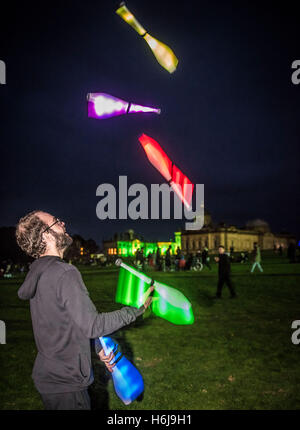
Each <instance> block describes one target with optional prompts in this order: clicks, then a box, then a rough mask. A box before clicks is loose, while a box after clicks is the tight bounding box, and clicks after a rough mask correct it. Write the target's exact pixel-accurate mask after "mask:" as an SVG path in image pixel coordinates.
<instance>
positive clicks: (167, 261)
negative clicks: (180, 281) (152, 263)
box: [166, 245, 172, 271]
mask: <svg viewBox="0 0 300 430" xmlns="http://www.w3.org/2000/svg"><path fill="white" fill-rule="evenodd" d="M171 251H172V248H171V245H170V246H169V248H168V249H167V252H166V270H168V271H170V269H171Z"/></svg>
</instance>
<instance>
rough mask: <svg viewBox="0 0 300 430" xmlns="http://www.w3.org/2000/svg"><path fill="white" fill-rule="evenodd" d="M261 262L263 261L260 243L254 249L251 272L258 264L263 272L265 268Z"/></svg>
mask: <svg viewBox="0 0 300 430" xmlns="http://www.w3.org/2000/svg"><path fill="white" fill-rule="evenodd" d="M260 263H261V254H260V248H259V246H258V245H255V247H254V251H253V264H252V267H251V273H253V271H254V269H255V267H256V266H257V267H258V268H259V270H260V271H261V272H263V268H262V267H261V265H260Z"/></svg>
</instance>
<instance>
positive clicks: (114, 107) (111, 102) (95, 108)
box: [87, 93, 161, 119]
mask: <svg viewBox="0 0 300 430" xmlns="http://www.w3.org/2000/svg"><path fill="white" fill-rule="evenodd" d="M87 101H88V116H89V117H90V118H97V119H106V118H111V117H112V116H117V115H126V114H128V113H140V112H154V113H157V114H160V112H161V111H160V109H156V108H152V107H147V106H141V105H137V104H135V103H131V102H126V101H124V100H121V99H119V98H117V97H114V96H111V95H110V94H105V93H88V95H87Z"/></svg>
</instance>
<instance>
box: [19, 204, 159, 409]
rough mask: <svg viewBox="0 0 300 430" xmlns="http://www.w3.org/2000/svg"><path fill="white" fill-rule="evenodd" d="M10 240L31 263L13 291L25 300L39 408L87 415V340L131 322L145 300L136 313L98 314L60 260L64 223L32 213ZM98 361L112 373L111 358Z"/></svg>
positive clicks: (65, 239)
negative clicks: (30, 330) (74, 411)
mask: <svg viewBox="0 0 300 430" xmlns="http://www.w3.org/2000/svg"><path fill="white" fill-rule="evenodd" d="M16 240H17V243H18V245H19V246H20V248H21V249H22V250H23V251H25V252H26V253H27V254H28V255H30V256H32V257H34V258H35V259H36V260H35V261H34V262H33V263H32V264H31V266H30V270H29V272H28V274H27V276H26V278H25V281H24V283H23V284H22V286H21V288H20V289H19V291H18V296H19V298H20V299H22V300H30V312H31V319H32V327H33V333H34V338H35V343H36V347H37V350H38V354H37V357H36V359H35V363H34V367H33V372H32V378H33V381H34V384H35V387H36V388H37V390H38V392H39V393H40V395H41V398H42V401H43V404H44V407H45V409H48V410H50V409H57V410H63V409H64V410H66V409H73V410H75V409H86V410H89V409H91V405H90V398H89V394H88V387H89V385H90V384H91V383H92V382H93V380H94V377H93V370H92V364H91V350H90V339H97V338H98V337H100V336H106V335H109V334H111V333H112V332H114V331H116V330H119V329H120V328H121V327H124V326H126V325H127V324H130V323H131V322H133V321H135V320H136V318H137V317H138V316H139V315H142V314H143V313H144V312H145V309H146V308H147V307H148V306H149V305H150V303H151V298H150V297H148V298H147V299H146V301H145V304H144V305H143V306H141V307H140V308H139V309H135V308H132V307H129V306H127V307H123V308H122V309H120V310H117V311H114V312H108V313H98V312H97V310H96V307H95V305H94V304H93V302H92V301H91V299H90V297H89V293H88V290H87V288H86V286H85V285H84V283H83V280H82V277H81V275H80V273H79V271H78V270H77V268H76V267H75V266H72V265H70V264H68V263H65V262H64V261H63V259H62V258H63V254H64V251H65V250H66V249H67V248H68V246H69V245H70V244H71V243H72V238H71V237H70V236H69V235H68V233H67V232H66V228H65V223H64V222H62V221H60V220H59V219H58V218H55V217H54V216H52V215H50V214H49V213H46V212H42V211H33V212H31V213H29V214H28V215H26V216H24V217H23V218H21V219H20V221H19V223H18V224H17V226H16ZM152 289H153V288H152ZM152 289H151V288H150V289H149V290H148V295H149V294H150V293H151V291H152ZM96 352H97V348H96ZM98 352H99V351H98ZM99 357H100V359H101V360H102V361H103V362H104V363H105V365H106V367H107V368H108V370H109V371H112V368H113V365H110V364H109V362H110V361H111V360H112V358H113V357H114V355H113V354H112V353H111V354H110V355H109V356H105V354H104V352H103V350H100V352H99Z"/></svg>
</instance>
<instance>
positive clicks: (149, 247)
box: [106, 232, 181, 257]
mask: <svg viewBox="0 0 300 430" xmlns="http://www.w3.org/2000/svg"><path fill="white" fill-rule="evenodd" d="M174 236H175V241H172V242H143V241H141V240H139V239H133V240H117V241H114V242H110V243H109V244H107V245H108V246H107V247H106V253H107V254H108V255H118V256H120V257H121V256H123V257H134V256H135V254H136V251H137V250H138V249H141V248H144V255H145V256H147V255H148V254H150V253H155V252H156V251H157V248H158V247H159V248H160V251H161V255H165V253H166V252H167V249H168V248H169V246H171V250H172V254H175V253H176V249H177V247H179V248H181V232H176V233H174Z"/></svg>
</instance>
